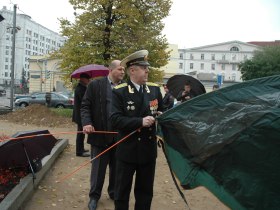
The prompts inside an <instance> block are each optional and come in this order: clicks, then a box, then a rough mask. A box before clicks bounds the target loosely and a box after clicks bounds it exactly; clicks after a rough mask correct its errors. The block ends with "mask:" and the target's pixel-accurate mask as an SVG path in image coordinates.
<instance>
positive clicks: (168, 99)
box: [162, 85, 174, 111]
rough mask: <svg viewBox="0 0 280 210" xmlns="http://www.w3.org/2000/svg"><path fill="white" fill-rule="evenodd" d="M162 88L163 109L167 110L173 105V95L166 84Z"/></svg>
mask: <svg viewBox="0 0 280 210" xmlns="http://www.w3.org/2000/svg"><path fill="white" fill-rule="evenodd" d="M163 89H164V91H165V95H164V97H163V99H162V103H163V111H167V110H168V109H171V108H172V107H173V106H174V97H173V96H172V95H171V93H170V92H169V90H168V87H167V86H166V85H163Z"/></svg>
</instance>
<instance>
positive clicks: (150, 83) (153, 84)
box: [146, 82, 159, 87]
mask: <svg viewBox="0 0 280 210" xmlns="http://www.w3.org/2000/svg"><path fill="white" fill-rule="evenodd" d="M146 85H148V86H156V87H159V85H158V84H156V83H153V82H146Z"/></svg>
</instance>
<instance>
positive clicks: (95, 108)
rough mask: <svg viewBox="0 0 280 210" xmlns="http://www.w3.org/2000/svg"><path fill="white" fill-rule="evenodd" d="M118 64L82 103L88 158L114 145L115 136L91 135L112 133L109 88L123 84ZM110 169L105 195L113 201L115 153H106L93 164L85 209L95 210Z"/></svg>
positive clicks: (91, 87)
mask: <svg viewBox="0 0 280 210" xmlns="http://www.w3.org/2000/svg"><path fill="white" fill-rule="evenodd" d="M120 63H121V61H119V60H114V61H112V62H111V64H110V66H109V75H108V76H107V77H102V78H99V79H95V80H93V81H92V82H91V83H90V84H89V85H88V88H87V91H86V93H85V96H84V98H83V101H82V108H81V116H82V124H83V131H84V133H87V134H89V135H88V143H89V144H90V145H91V158H94V157H95V156H97V155H98V154H99V153H101V152H102V151H104V150H105V149H107V148H109V147H110V146H111V145H112V144H113V143H114V136H112V135H105V134H92V132H93V131H94V130H103V131H105V130H107V131H112V126H111V123H110V120H109V117H110V111H111V103H112V88H113V87H115V86H117V85H118V84H120V83H121V82H122V79H123V77H124V68H123V67H122V66H120ZM107 165H109V186H108V194H109V196H110V198H111V199H112V200H114V196H115V193H114V187H115V151H114V150H109V151H108V152H106V153H105V154H104V155H102V156H101V157H99V158H97V159H96V160H94V161H92V167H91V175H90V192H89V197H90V201H89V204H88V208H89V209H90V210H95V209H96V208H97V203H98V200H99V199H100V197H101V192H102V188H103V184H104V179H105V174H106V168H107Z"/></svg>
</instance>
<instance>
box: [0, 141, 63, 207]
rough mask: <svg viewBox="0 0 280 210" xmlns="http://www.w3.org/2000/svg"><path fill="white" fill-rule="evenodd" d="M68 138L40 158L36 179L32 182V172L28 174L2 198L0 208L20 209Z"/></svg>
mask: <svg viewBox="0 0 280 210" xmlns="http://www.w3.org/2000/svg"><path fill="white" fill-rule="evenodd" d="M67 145H68V139H62V140H60V141H59V142H58V144H57V145H55V146H54V148H53V149H52V151H51V154H50V155H48V156H46V157H44V158H43V159H42V169H41V170H40V171H39V172H37V173H36V174H35V175H36V179H35V180H34V183H33V177H32V174H28V175H27V176H26V177H24V178H23V179H22V180H20V182H19V184H17V185H16V186H15V187H14V189H13V190H12V191H11V192H10V193H9V194H8V195H7V196H6V197H5V198H4V200H2V202H1V203H0V209H1V210H18V209H21V207H22V206H23V204H24V202H25V201H27V199H29V198H30V197H31V196H32V195H33V193H34V191H35V190H36V188H37V186H38V185H39V183H40V181H41V180H42V179H43V178H44V176H45V174H46V173H47V172H48V171H49V169H50V168H51V166H52V165H53V163H54V162H55V160H56V159H57V158H58V156H59V155H60V153H61V152H62V151H63V150H64V149H65V148H66V147H67Z"/></svg>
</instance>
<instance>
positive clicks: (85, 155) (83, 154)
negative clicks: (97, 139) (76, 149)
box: [76, 152, 90, 157]
mask: <svg viewBox="0 0 280 210" xmlns="http://www.w3.org/2000/svg"><path fill="white" fill-rule="evenodd" d="M76 156H78V157H89V156H90V154H89V152H83V153H81V154H80V153H78V154H76Z"/></svg>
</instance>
